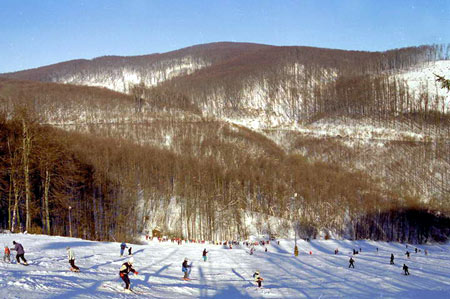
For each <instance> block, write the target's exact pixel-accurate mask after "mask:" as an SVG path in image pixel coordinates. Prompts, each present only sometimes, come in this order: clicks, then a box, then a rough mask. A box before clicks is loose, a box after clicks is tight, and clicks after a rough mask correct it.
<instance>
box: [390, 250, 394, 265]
mask: <svg viewBox="0 0 450 299" xmlns="http://www.w3.org/2000/svg"><path fill="white" fill-rule="evenodd" d="M391 265H394V254H393V253H391Z"/></svg>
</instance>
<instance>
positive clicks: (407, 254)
mask: <svg viewBox="0 0 450 299" xmlns="http://www.w3.org/2000/svg"><path fill="white" fill-rule="evenodd" d="M405 255H406V256H407V257H408V258H409V251H408V250H407V251H406V253H405Z"/></svg>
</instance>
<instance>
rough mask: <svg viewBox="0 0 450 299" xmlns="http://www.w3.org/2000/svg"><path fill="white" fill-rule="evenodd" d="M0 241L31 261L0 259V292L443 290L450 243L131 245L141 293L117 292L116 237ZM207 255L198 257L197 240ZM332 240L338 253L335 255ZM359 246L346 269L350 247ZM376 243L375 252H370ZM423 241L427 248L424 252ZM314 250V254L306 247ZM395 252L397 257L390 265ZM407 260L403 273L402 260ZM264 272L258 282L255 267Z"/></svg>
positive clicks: (176, 294)
mask: <svg viewBox="0 0 450 299" xmlns="http://www.w3.org/2000/svg"><path fill="white" fill-rule="evenodd" d="M0 239H1V242H2V243H0V244H2V245H3V244H9V245H10V246H12V241H13V240H16V241H17V242H20V243H22V244H23V245H24V247H25V251H26V253H25V257H26V258H27V259H28V260H29V262H30V266H28V267H25V266H22V265H17V264H5V263H1V262H0V269H1V271H0V298H74V297H75V298H136V297H138V298H139V297H140V298H209V297H214V298H249V297H251V298H261V297H263V298H304V297H313V298H317V297H324V298H330V297H333V298H334V297H345V298H350V297H351V298H374V297H388V298H389V297H390V298H393V297H401V298H449V296H450V257H449V252H450V245H433V246H431V245H429V246H425V247H424V246H421V247H420V248H421V249H422V253H417V254H415V253H414V250H413V248H411V246H410V251H411V252H412V255H411V259H410V260H407V259H406V258H405V256H404V252H405V245H403V244H398V243H384V242H371V241H360V242H351V241H334V240H328V241H324V240H322V241H320V240H317V241H312V242H310V243H307V242H304V241H302V242H299V245H300V256H299V257H297V258H295V257H294V256H293V255H292V251H293V250H292V249H293V245H294V244H293V241H287V240H282V241H281V244H280V246H278V245H272V244H271V245H270V246H268V252H267V253H265V252H264V250H263V247H262V246H258V247H257V251H256V253H255V255H252V256H251V255H249V254H248V249H247V248H244V247H241V248H233V249H232V250H229V249H224V248H223V246H216V245H202V244H183V245H175V244H173V243H170V242H168V243H158V242H149V244H147V245H132V246H133V250H134V252H135V260H136V262H135V268H136V270H137V271H139V275H138V276H134V277H131V281H132V282H131V283H132V288H134V289H135V290H136V291H137V292H140V293H141V294H124V293H122V292H119V291H118V289H120V288H121V286H122V282H121V280H120V278H119V276H118V269H119V268H120V266H121V264H122V263H123V262H124V261H125V260H126V259H127V258H125V257H123V258H121V257H120V256H119V244H118V243H109V242H91V241H84V240H81V239H74V238H63V237H49V236H41V235H22V234H16V235H9V234H2V235H0ZM68 245H69V246H71V247H72V248H73V249H74V252H75V255H76V257H77V260H76V264H78V266H79V267H80V268H81V273H72V272H70V271H69V270H68V268H69V265H68V262H67V259H66V255H65V254H66V250H65V248H66V246H68ZM205 247H206V248H207V249H208V250H209V251H210V260H209V261H207V262H206V263H205V262H203V261H201V252H202V250H203V248H205ZM336 247H338V248H339V250H340V252H341V253H340V254H339V255H334V254H333V251H334V249H335V248H336ZM360 247H361V248H362V253H361V254H359V255H357V256H356V257H355V258H354V259H355V261H356V262H355V264H356V268H355V269H348V268H347V265H348V262H347V261H348V258H349V257H348V256H349V252H350V251H351V249H352V248H357V249H359V248H360ZM376 247H378V248H379V252H378V253H377V252H376ZM425 248H426V249H428V251H429V255H428V256H425V255H424V254H423V250H424V249H425ZM309 251H312V255H309ZM391 253H394V255H395V256H396V260H395V262H396V265H393V266H392V265H389V256H390V254H391ZM185 256H186V257H189V258H191V259H192V260H193V266H194V268H193V270H192V274H191V277H192V278H193V280H192V281H190V282H185V281H183V280H181V277H182V272H181V262H182V260H183V258H184V257H185ZM404 262H405V263H406V264H407V265H408V266H409V267H410V273H411V275H410V276H404V275H402V270H401V265H403V263H404ZM255 270H259V271H260V272H261V276H262V277H263V278H264V279H265V281H264V284H263V286H264V288H263V289H260V290H258V289H256V287H255V286H254V283H253V282H252V277H251V275H252V274H253V271H255Z"/></svg>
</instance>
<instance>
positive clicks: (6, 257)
mask: <svg viewBox="0 0 450 299" xmlns="http://www.w3.org/2000/svg"><path fill="white" fill-rule="evenodd" d="M3 261H4V262H5V263H11V251H10V250H9V247H8V245H5V253H4V254H3Z"/></svg>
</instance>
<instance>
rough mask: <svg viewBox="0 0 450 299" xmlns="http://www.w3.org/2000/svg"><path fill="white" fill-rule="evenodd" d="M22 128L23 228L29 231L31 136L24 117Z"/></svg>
mask: <svg viewBox="0 0 450 299" xmlns="http://www.w3.org/2000/svg"><path fill="white" fill-rule="evenodd" d="M22 128H23V138H22V141H23V142H22V144H23V174H24V179H25V213H26V219H25V230H26V231H29V230H30V228H31V215H30V197H31V191H30V165H29V157H30V149H31V136H30V133H29V131H28V126H27V123H26V122H25V120H24V119H22Z"/></svg>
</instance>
